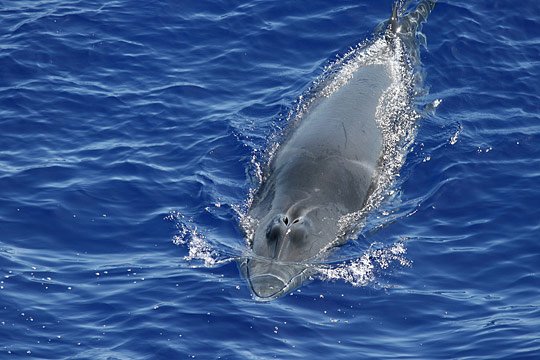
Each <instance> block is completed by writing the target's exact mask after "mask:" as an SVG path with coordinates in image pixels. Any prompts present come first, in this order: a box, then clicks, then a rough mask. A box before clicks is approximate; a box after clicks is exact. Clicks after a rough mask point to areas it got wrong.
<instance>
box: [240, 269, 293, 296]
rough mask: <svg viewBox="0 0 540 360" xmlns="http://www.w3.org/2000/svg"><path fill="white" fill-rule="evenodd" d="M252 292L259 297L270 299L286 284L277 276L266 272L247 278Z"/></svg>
mask: <svg viewBox="0 0 540 360" xmlns="http://www.w3.org/2000/svg"><path fill="white" fill-rule="evenodd" d="M249 283H250V285H251V290H252V292H253V294H254V295H255V296H256V297H258V298H260V299H272V298H273V297H274V296H279V293H280V292H282V291H284V290H285V288H286V287H287V284H286V283H285V282H284V281H283V280H281V279H280V278H278V277H277V276H274V275H270V274H266V275H258V276H252V277H250V278H249Z"/></svg>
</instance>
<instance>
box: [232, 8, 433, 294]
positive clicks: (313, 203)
mask: <svg viewBox="0 0 540 360" xmlns="http://www.w3.org/2000/svg"><path fill="white" fill-rule="evenodd" d="M434 3H435V2H434V1H421V2H420V4H419V5H418V6H417V7H416V8H415V9H414V10H412V11H410V12H409V13H408V14H407V15H406V16H405V17H403V18H402V19H398V12H399V7H400V6H399V5H398V4H397V3H396V4H394V6H393V10H392V15H391V17H390V20H388V21H387V22H386V23H385V29H386V30H385V31H384V35H383V36H384V38H385V39H386V41H388V42H389V43H391V42H392V41H394V40H393V39H395V37H396V36H398V35H399V31H400V28H401V27H406V26H408V27H409V28H412V30H411V29H409V32H413V33H415V31H416V28H417V26H418V23H420V21H418V19H420V20H422V21H425V19H426V18H427V14H428V13H429V12H430V11H431V9H432V8H433V6H434ZM411 19H412V20H411ZM411 24H412V25H411ZM391 85H392V77H391V73H390V69H389V68H388V66H385V64H381V63H372V64H364V65H363V66H360V67H359V68H358V69H356V70H355V71H354V72H353V73H352V74H351V75H350V76H349V78H348V79H347V81H344V82H343V83H341V84H340V86H339V87H338V88H337V89H332V91H331V92H329V93H328V94H319V96H317V99H316V101H313V102H312V103H310V105H309V106H308V107H307V109H306V110H305V111H303V112H302V114H301V116H300V119H299V120H298V121H297V122H296V123H295V125H294V126H293V127H292V129H291V130H290V132H289V134H288V135H287V136H285V140H283V142H282V143H281V144H280V145H279V147H278V150H277V151H276V153H275V154H274V155H273V156H272V158H271V160H270V163H269V165H268V167H267V170H266V171H265V176H264V177H263V180H262V181H261V183H260V185H259V187H258V190H257V191H256V192H255V195H254V197H253V201H252V203H251V206H250V208H249V210H248V216H249V217H250V218H251V219H253V221H254V222H255V224H256V225H255V229H254V233H253V235H252V240H251V244H250V247H251V252H252V253H251V255H250V256H249V257H246V259H244V261H242V263H241V265H240V267H241V271H242V273H243V275H244V277H245V278H246V279H247V282H248V284H249V288H250V290H251V293H252V294H253V296H254V297H255V299H257V300H260V301H269V300H273V299H276V298H278V297H280V296H282V295H284V294H286V293H289V292H291V291H292V290H294V289H295V288H297V287H298V286H300V285H301V284H302V283H303V282H304V281H306V280H307V279H309V278H310V277H311V276H312V275H313V274H314V273H315V271H316V267H315V266H314V265H313V264H315V263H317V261H320V260H321V259H322V258H324V256H325V254H327V253H328V252H329V250H330V249H332V248H333V247H336V246H339V245H342V244H343V243H344V242H345V241H347V240H346V237H344V236H341V235H340V233H341V228H340V219H341V218H342V217H343V216H345V215H347V214H351V213H355V212H358V211H360V210H361V209H363V207H364V206H365V205H366V202H367V200H368V198H369V196H370V194H371V193H372V192H373V191H374V188H375V187H376V178H377V174H378V171H379V170H378V167H379V164H380V159H381V155H382V153H383V146H384V138H383V134H382V130H381V127H380V125H379V123H378V121H377V110H378V108H379V107H380V106H384V100H383V94H384V93H385V92H386V91H388V89H389V87H390V86H391Z"/></svg>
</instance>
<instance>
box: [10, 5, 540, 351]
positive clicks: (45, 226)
mask: <svg viewBox="0 0 540 360" xmlns="http://www.w3.org/2000/svg"><path fill="white" fill-rule="evenodd" d="M391 5H392V4H391V1H377V2H371V1H334V2H327V1H310V2H299V1H279V2H276V1H267V0H258V1H249V2H242V1H213V2H199V1H182V2H173V1H162V2H150V3H144V2H135V1H123V0H119V1H111V2H98V1H88V0H81V1H77V2H67V1H60V0H56V1H55V0H51V1H22V0H21V1H3V2H1V3H0V149H1V152H0V189H1V190H0V276H1V277H2V278H1V279H0V354H1V356H0V357H1V358H38V359H59V358H70V359H72V358H81V359H83V358H84V359H162V358H163V359H165V358H173V359H176V358H190V357H195V358H203V359H206V358H224V359H243V358H261V359H266V358H280V359H290V358H298V359H303V358H318V357H320V356H323V355H324V356H325V357H328V358H333V359H350V358H373V359H381V358H391V359H395V358H414V359H417V358H428V359H435V358H441V359H447V358H474V359H493V358H512V359H528V358H530V359H534V358H538V357H539V356H540V300H539V299H540V290H539V289H540V275H539V268H540V243H539V242H538V235H539V233H540V221H539V219H540V210H538V209H539V207H538V204H539V203H540V191H539V190H538V184H539V180H540V171H539V169H540V160H539V159H540V151H539V147H538V144H539V141H540V125H539V124H540V121H539V120H540V119H539V115H538V114H539V106H538V104H539V103H540V101H539V94H540V89H539V82H538V78H539V76H540V63H539V59H540V26H539V20H538V19H539V17H538V16H539V15H540V3H538V2H537V1H533V0H529V1H522V2H519V4H517V3H515V2H512V1H509V0H506V1H477V2H474V3H471V2H468V1H460V0H456V1H443V2H439V4H438V5H437V7H436V8H435V10H434V11H433V13H432V14H431V16H430V18H429V21H428V23H427V24H426V25H425V26H424V30H423V33H424V34H425V36H426V38H427V49H423V50H422V52H421V55H422V62H423V70H424V72H425V85H426V86H427V87H428V88H429V95H427V96H426V97H423V98H421V99H419V100H418V101H419V103H421V104H430V103H432V102H433V101H435V100H442V102H441V103H440V105H439V106H438V107H437V109H436V111H435V112H429V111H428V112H426V114H425V117H424V118H423V119H422V120H420V122H419V128H418V133H417V135H416V139H415V142H414V144H413V146H412V148H411V151H410V153H409V154H408V157H407V159H406V161H405V163H404V165H403V167H402V169H401V176H400V177H399V179H398V180H397V181H396V184H395V185H394V186H395V190H396V192H397V194H398V195H399V196H397V197H396V198H395V199H394V200H392V202H391V203H390V204H385V205H383V207H384V206H387V207H389V208H391V209H392V210H394V211H395V212H394V214H395V216H394V217H393V221H390V222H388V223H385V226H384V227H382V228H380V229H376V230H375V231H371V232H367V233H362V235H361V237H360V238H359V239H358V240H357V241H356V244H355V243H352V244H349V245H347V246H345V247H344V248H342V249H340V250H339V255H340V256H342V255H343V256H342V257H346V256H345V255H347V251H348V250H351V251H353V253H354V252H356V251H358V249H359V248H362V247H363V248H364V249H366V251H367V249H368V248H369V246H370V244H382V245H383V246H392V244H396V243H400V242H401V243H403V248H404V249H406V254H401V255H400V257H399V259H398V260H395V261H390V264H389V266H388V267H385V266H381V265H380V264H377V262H376V260H373V261H374V264H375V265H376V266H375V268H374V270H373V274H372V275H373V277H372V278H371V279H370V281H369V282H368V283H367V284H364V285H363V286H353V285H351V284H350V282H347V281H345V280H344V279H337V280H334V281H323V280H321V279H315V280H314V281H312V282H310V283H308V284H306V285H304V286H303V287H301V288H300V289H299V290H298V291H295V292H294V293H293V294H292V295H287V296H285V297H283V298H281V299H278V300H277V301H274V302H271V303H265V304H262V303H258V302H255V301H254V300H253V299H252V298H251V295H250V292H249V289H248V287H247V285H246V283H245V281H244V279H242V278H241V276H240V274H239V271H238V268H237V265H236V264H235V263H234V262H224V263H223V264H221V263H218V264H216V265H214V266H212V267H206V266H204V263H203V262H201V261H199V260H196V259H195V260H192V261H189V260H186V259H185V257H186V256H188V257H189V247H188V246H187V245H180V246H178V245H175V244H174V243H173V241H172V240H171V239H173V238H174V237H175V235H176V236H177V235H179V229H178V228H177V227H180V230H182V229H184V230H185V231H186V233H185V234H183V236H184V237H183V238H187V239H188V240H190V241H191V240H193V239H194V238H195V239H196V238H201V239H203V240H205V242H206V243H207V244H209V248H208V249H207V250H208V252H210V254H209V255H211V256H210V257H209V258H210V259H214V260H216V261H218V262H219V261H220V260H226V259H229V258H231V256H234V255H236V254H238V253H239V252H241V251H242V249H245V247H246V245H245V241H244V237H243V233H242V230H241V226H240V224H239V217H238V215H237V212H236V211H235V208H236V207H242V205H243V204H245V201H246V199H247V198H248V193H249V190H250V189H251V188H252V187H253V185H254V175H253V174H254V163H253V161H252V158H253V155H254V154H255V155H256V156H257V154H260V153H262V152H264V151H265V150H266V146H267V139H268V138H269V137H270V136H271V135H272V134H274V133H275V132H276V131H277V130H278V129H279V128H280V127H283V126H284V125H285V119H286V114H287V112H288V111H289V109H290V108H291V107H292V106H293V104H294V102H295V100H296V99H297V98H298V96H300V95H301V94H302V93H303V92H304V91H305V90H306V88H307V87H308V86H309V85H310V84H311V83H312V81H313V80H314V79H316V78H317V77H318V76H320V75H321V74H322V72H323V67H324V66H325V65H327V64H328V62H329V61H330V60H331V59H333V58H335V55H336V54H344V53H345V52H346V51H347V49H348V48H349V47H350V46H354V45H356V44H357V43H358V42H360V41H362V40H364V39H366V38H369V37H370V34H371V33H372V31H373V29H374V28H375V26H376V25H377V24H379V23H380V22H381V21H383V20H385V19H387V18H388V17H389V14H390V8H391ZM171 214H172V215H171ZM178 214H180V215H178ZM182 216H183V217H182ZM171 218H173V220H170V219H171ZM182 226H184V227H182ZM180 235H182V234H180ZM199 251H200V249H199ZM356 255H358V254H356V253H355V256H356ZM399 260H404V261H403V264H402V263H400V261H399ZM407 262H410V266H407V265H406V263H407Z"/></svg>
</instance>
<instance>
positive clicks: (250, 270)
mask: <svg viewBox="0 0 540 360" xmlns="http://www.w3.org/2000/svg"><path fill="white" fill-rule="evenodd" d="M240 266H241V269H242V273H243V274H244V276H245V277H246V279H247V280H248V283H249V285H250V288H251V292H252V293H253V295H255V299H256V300H259V301H270V300H273V299H276V298H278V297H280V296H282V295H284V294H285V293H287V292H288V291H291V290H293V289H294V288H296V287H297V286H299V285H300V284H301V283H302V281H303V280H304V279H305V278H306V277H307V276H308V269H309V268H308V266H307V265H301V264H294V263H291V264H287V263H281V262H276V261H275V260H272V259H260V258H258V259H246V260H245V261H244V262H243V263H242V264H241V265H240Z"/></svg>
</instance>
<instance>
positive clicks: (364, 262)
mask: <svg viewBox="0 0 540 360" xmlns="http://www.w3.org/2000/svg"><path fill="white" fill-rule="evenodd" d="M406 252H407V249H406V248H405V244H404V243H403V242H398V243H395V244H393V245H391V246H388V247H384V248H380V249H375V248H370V249H369V250H368V251H366V252H365V253H364V254H363V255H362V256H361V257H360V258H358V259H356V260H352V261H347V262H343V263H340V264H337V265H334V266H328V265H321V266H318V267H317V271H318V273H319V278H320V279H321V280H343V281H345V282H347V283H349V284H351V285H353V286H366V285H368V284H369V283H371V282H373V281H375V278H376V274H377V273H378V272H379V271H382V270H387V269H389V268H390V267H391V266H392V265H396V264H397V265H399V266H401V267H404V266H411V261H410V260H408V259H407V258H406V257H405V253H406Z"/></svg>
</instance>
